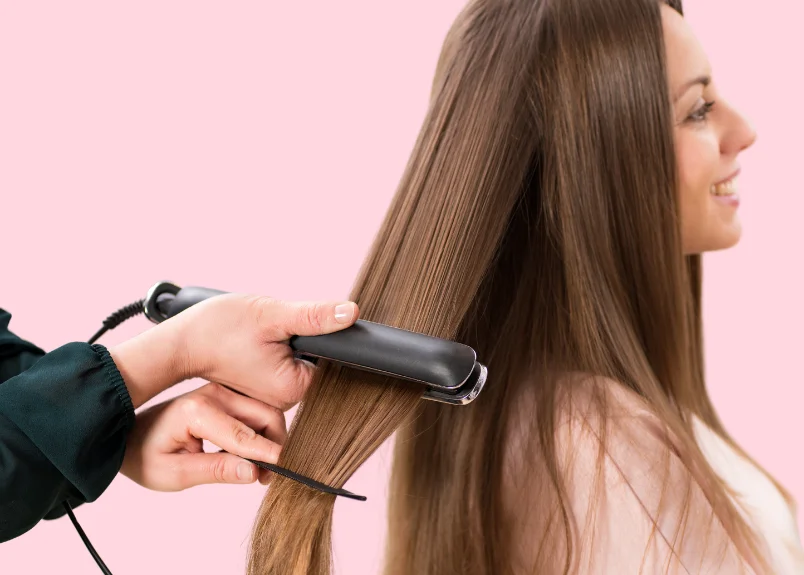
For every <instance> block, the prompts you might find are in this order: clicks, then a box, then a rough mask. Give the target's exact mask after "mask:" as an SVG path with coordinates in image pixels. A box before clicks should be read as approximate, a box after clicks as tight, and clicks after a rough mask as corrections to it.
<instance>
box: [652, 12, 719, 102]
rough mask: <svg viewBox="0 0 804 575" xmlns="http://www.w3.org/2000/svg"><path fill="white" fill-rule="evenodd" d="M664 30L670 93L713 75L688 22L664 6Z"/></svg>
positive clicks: (701, 47) (704, 53)
mask: <svg viewBox="0 0 804 575" xmlns="http://www.w3.org/2000/svg"><path fill="white" fill-rule="evenodd" d="M661 11H662V28H663V30H664V42H665V48H666V50H667V74H668V80H669V82H670V91H671V92H672V93H674V94H675V92H676V90H678V88H679V87H680V86H681V85H683V84H684V83H685V82H687V81H689V80H691V79H692V78H694V77H696V76H700V75H709V74H710V73H711V69H710V65H709V59H708V58H707V56H706V52H704V49H703V46H702V45H701V43H700V42H699V41H698V38H697V37H696V36H695V34H694V33H693V31H692V28H690V26H689V24H688V23H687V21H686V20H685V19H684V18H683V17H682V16H681V14H679V13H678V12H676V11H675V10H673V9H672V8H670V7H669V6H667V5H665V4H662V7H661Z"/></svg>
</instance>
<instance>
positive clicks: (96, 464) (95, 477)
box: [0, 309, 134, 542]
mask: <svg viewBox="0 0 804 575" xmlns="http://www.w3.org/2000/svg"><path fill="white" fill-rule="evenodd" d="M10 319H11V315H10V314H9V313H8V312H6V311H5V310H3V309H0V542H2V541H7V540H9V539H12V538H14V537H17V536H19V535H21V534H23V533H25V532H26V531H28V530H29V529H31V528H32V527H33V526H34V525H36V524H37V523H38V522H39V521H40V520H42V519H54V518H56V517H60V516H61V515H63V514H64V510H63V508H62V502H63V501H65V500H68V501H70V503H71V504H72V505H73V506H76V505H79V504H81V503H83V502H88V501H94V500H96V499H97V498H98V497H99V496H100V495H101V493H103V491H104V490H105V489H106V488H107V487H108V486H109V484H110V483H111V482H112V480H113V479H114V477H115V475H116V474H117V472H118V471H119V470H120V466H121V465H122V462H123V455H124V453H125V445H126V438H127V436H128V433H129V431H130V430H131V427H132V426H133V424H134V409H133V406H132V403H131V397H130V396H129V394H128V390H127V389H126V386H125V383H124V382H123V378H122V376H121V375H120V371H119V370H118V369H117V366H115V364H114V361H113V359H112V357H111V356H110V355H109V352H108V350H107V349H106V348H105V347H104V346H102V345H99V344H94V345H90V344H87V343H81V342H72V343H68V344H66V345H63V346H61V347H59V348H57V349H55V350H54V351H51V352H50V353H45V352H44V351H43V350H41V349H39V348H38V347H36V346H35V345H33V344H31V343H30V342H27V341H25V340H22V339H20V338H19V337H17V336H16V335H14V334H13V333H11V332H10V331H9V330H8V323H9V320H10Z"/></svg>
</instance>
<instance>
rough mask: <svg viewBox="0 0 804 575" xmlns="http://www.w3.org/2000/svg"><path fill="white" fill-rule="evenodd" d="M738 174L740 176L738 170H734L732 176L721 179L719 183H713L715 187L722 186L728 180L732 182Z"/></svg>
mask: <svg viewBox="0 0 804 575" xmlns="http://www.w3.org/2000/svg"><path fill="white" fill-rule="evenodd" d="M739 174H740V168H737V169H736V170H734V173H733V174H732V175H730V176H726V177H725V178H723V179H722V180H720V181H719V182H715V185H716V186H718V185H720V184H722V183H723V182H728V181H729V180H732V179H734V178H736V177H737V176H738V175H739Z"/></svg>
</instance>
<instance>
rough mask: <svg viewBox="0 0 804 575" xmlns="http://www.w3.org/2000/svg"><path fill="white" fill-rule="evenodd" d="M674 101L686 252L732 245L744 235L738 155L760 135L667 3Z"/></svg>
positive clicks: (667, 40) (666, 31)
mask: <svg viewBox="0 0 804 575" xmlns="http://www.w3.org/2000/svg"><path fill="white" fill-rule="evenodd" d="M662 21H663V26H664V39H665V45H666V48H667V67H668V79H669V82H670V98H671V100H672V102H673V114H674V118H675V127H674V129H673V135H674V139H675V147H676V157H677V161H678V173H679V201H680V206H681V240H682V244H683V248H684V253H685V254H696V253H701V252H705V251H710V250H721V249H725V248H730V247H732V246H733V245H734V244H736V243H737V242H738V240H739V239H740V232H741V226H740V220H739V218H738V216H737V207H738V205H739V203H740V199H739V195H738V194H739V190H738V185H737V173H738V172H739V170H740V164H739V161H738V156H739V154H740V152H742V151H743V150H745V149H746V148H747V147H749V146H750V145H751V144H753V143H754V140H755V139H756V133H755V132H754V129H753V128H752V127H751V125H750V124H749V123H748V122H747V121H746V119H745V118H743V117H742V116H741V115H740V114H739V113H738V112H737V111H736V110H735V109H734V108H732V107H731V106H729V104H728V102H727V101H726V100H724V99H723V96H722V94H720V93H718V91H717V88H716V86H715V84H714V82H713V81H712V71H711V67H710V65H709V60H708V59H707V57H706V54H705V53H704V51H703V48H702V47H701V45H700V43H699V42H698V40H697V38H696V37H695V35H694V34H693V33H692V30H691V29H690V27H689V25H688V24H687V22H686V21H685V20H684V18H682V17H681V15H680V14H679V13H678V12H676V11H675V10H673V9H672V8H670V7H668V6H666V5H664V4H663V5H662Z"/></svg>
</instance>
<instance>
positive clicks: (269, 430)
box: [201, 383, 288, 445]
mask: <svg viewBox="0 0 804 575" xmlns="http://www.w3.org/2000/svg"><path fill="white" fill-rule="evenodd" d="M201 389H202V390H204V392H205V393H208V394H209V396H210V397H212V398H213V399H214V400H215V401H216V402H217V403H218V404H220V406H221V407H222V408H223V410H224V411H225V412H226V413H227V414H229V415H231V416H232V417H234V418H235V419H237V420H239V421H241V422H242V423H244V424H246V425H247V426H249V427H250V428H251V429H253V430H254V431H256V432H257V433H258V434H260V435H262V436H264V437H267V438H268V439H270V440H271V441H273V442H274V443H276V444H278V445H284V443H285V439H287V436H288V431H287V423H286V421H285V414H284V413H282V410H280V409H279V408H277V407H274V406H272V405H268V404H266V403H263V402H262V401H259V400H257V399H252V398H251V397H248V396H247V395H242V394H240V393H237V392H236V391H233V390H231V389H229V388H228V387H225V386H223V385H219V384H217V383H209V384H207V385H205V386H204V387H202V388H201Z"/></svg>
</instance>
